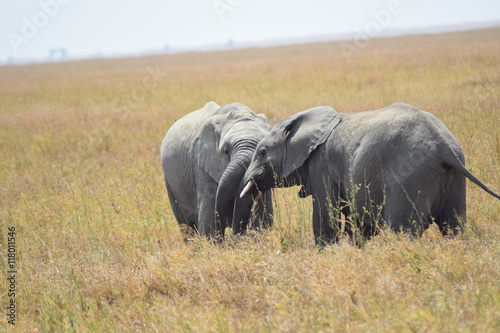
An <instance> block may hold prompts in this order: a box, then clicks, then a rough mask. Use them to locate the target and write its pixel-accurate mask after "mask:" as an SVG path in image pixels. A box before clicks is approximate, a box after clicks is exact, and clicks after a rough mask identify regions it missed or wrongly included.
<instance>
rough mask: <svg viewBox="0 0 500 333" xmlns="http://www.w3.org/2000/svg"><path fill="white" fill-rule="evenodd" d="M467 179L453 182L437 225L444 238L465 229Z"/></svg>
mask: <svg viewBox="0 0 500 333" xmlns="http://www.w3.org/2000/svg"><path fill="white" fill-rule="evenodd" d="M465 192H466V185H465V177H464V176H462V175H460V179H458V180H456V181H454V182H453V184H452V186H451V189H450V191H449V195H448V197H447V199H446V201H445V203H444V206H443V209H442V211H441V214H440V215H439V216H438V217H437V218H436V223H437V225H438V226H439V230H441V234H443V236H448V235H449V236H453V235H455V234H456V233H458V232H460V231H461V230H462V229H463V226H464V223H465V220H466V210H467V209H466V206H467V205H466V200H465Z"/></svg>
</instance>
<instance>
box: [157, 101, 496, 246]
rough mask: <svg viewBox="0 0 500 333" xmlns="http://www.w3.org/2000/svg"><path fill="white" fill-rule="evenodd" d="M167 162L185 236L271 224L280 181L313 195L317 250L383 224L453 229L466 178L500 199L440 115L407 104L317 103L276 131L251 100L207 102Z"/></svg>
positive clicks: (411, 229)
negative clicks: (342, 106) (344, 109)
mask: <svg viewBox="0 0 500 333" xmlns="http://www.w3.org/2000/svg"><path fill="white" fill-rule="evenodd" d="M161 161H162V166H163V172H164V176H165V184H166V188H167V192H168V197H169V200H170V204H171V207H172V211H173V213H174V215H175V218H176V219H177V221H178V223H179V225H180V226H181V230H183V231H184V232H185V233H186V235H185V236H187V235H188V234H189V233H194V234H197V235H199V236H206V237H209V238H216V239H222V238H223V237H224V233H225V229H226V227H232V229H233V233H235V234H240V233H244V232H245V231H246V229H247V228H253V229H256V230H259V229H260V228H268V227H271V226H272V224H273V203H272V193H271V190H272V188H276V187H289V186H301V189H300V191H299V196H300V197H301V198H305V197H307V196H309V195H311V196H312V199H313V200H312V202H313V216H312V222H313V232H314V237H315V241H316V244H317V246H319V247H323V246H325V245H328V244H331V243H335V242H337V241H338V240H339V237H340V236H341V235H342V234H347V235H349V236H354V235H358V236H361V237H363V238H365V239H367V238H369V237H371V236H373V235H374V234H376V233H377V231H378V230H380V228H381V227H384V226H385V227H389V228H390V229H391V230H394V231H396V232H404V233H408V234H411V235H415V236H420V235H421V234H422V233H423V231H424V230H425V229H427V228H428V227H429V225H430V224H432V223H436V224H437V225H438V227H439V229H440V231H441V233H442V234H443V235H454V234H456V233H457V232H459V231H460V230H461V229H462V227H463V225H464V222H465V218H466V196H465V191H466V184H465V178H466V177H467V178H469V179H470V180H471V181H473V182H474V183H475V184H477V185H478V186H480V187H481V188H482V189H483V190H485V191H486V192H488V193H490V194H491V195H493V196H495V197H496V198H497V199H500V196H499V195H498V194H496V193H494V192H493V191H491V190H490V189H489V188H488V187H486V185H484V184H483V183H482V182H481V181H479V180H478V179H477V178H476V177H474V175H472V174H471V173H470V172H469V171H468V170H467V169H466V168H465V166H464V165H465V158H464V154H463V152H462V149H461V148H460V145H459V144H458V142H457V140H456V139H455V137H454V136H453V135H452V134H451V132H450V131H449V130H448V129H447V128H446V126H445V125H444V124H443V123H442V122H441V121H439V120H438V119H437V118H436V117H435V116H433V115H432V114H430V113H428V112H425V111H422V110H419V109H417V108H415V107H413V106H411V105H408V104H403V103H398V104H393V105H390V106H387V107H385V108H383V109H380V110H375V111H366V112H356V113H338V112H336V111H335V110H334V109H333V108H331V107H329V106H319V107H314V108H312V109H309V110H305V111H302V112H298V113H296V114H294V115H292V116H291V117H289V118H287V119H285V120H283V121H281V122H279V123H278V124H276V125H275V126H274V127H272V126H271V125H270V124H269V122H268V120H267V118H266V116H265V115H263V114H256V113H254V112H252V111H251V110H250V109H249V108H248V107H246V106H244V105H243V104H240V103H232V104H227V105H223V106H219V105H217V104H216V103H214V102H209V103H207V104H206V105H205V106H204V107H203V108H201V109H200V110H197V111H194V112H192V113H189V114H188V115H186V116H184V117H183V118H181V119H179V120H178V121H176V122H175V123H174V124H173V125H172V127H171V128H170V129H169V131H168V132H167V134H166V135H165V138H164V139H163V142H162V145H161ZM342 217H343V218H342Z"/></svg>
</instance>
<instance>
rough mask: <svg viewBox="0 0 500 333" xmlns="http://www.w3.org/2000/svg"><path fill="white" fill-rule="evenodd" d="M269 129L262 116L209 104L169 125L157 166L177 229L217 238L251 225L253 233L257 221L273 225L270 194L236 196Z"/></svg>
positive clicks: (237, 106) (241, 107)
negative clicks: (163, 179) (163, 178)
mask: <svg viewBox="0 0 500 333" xmlns="http://www.w3.org/2000/svg"><path fill="white" fill-rule="evenodd" d="M270 129H271V126H270V125H269V122H268V121H267V118H266V117H265V116H264V115H262V114H255V113H253V112H252V111H251V110H250V109H249V108H247V107H246V106H244V105H242V104H240V103H233V104H228V105H224V106H222V107H221V106H219V105H217V103H215V102H209V103H207V104H206V105H205V106H204V107H203V108H202V109H200V110H197V111H194V112H192V113H190V114H188V115H186V116H184V117H182V118H181V119H179V120H178V121H176V122H175V123H174V124H173V125H172V127H171V128H170V129H169V130H168V132H167V134H166V135H165V138H164V139H163V142H162V145H161V161H162V166H163V172H164V176H165V184H166V187H167V192H168V197H169V200H170V204H171V207H172V210H173V212H174V215H175V218H176V219H177V221H178V223H179V225H180V226H181V230H183V231H187V233H189V232H190V230H189V229H190V228H191V229H192V230H191V231H196V232H197V233H198V234H199V235H201V236H208V237H214V238H217V237H220V236H222V237H223V236H224V230H225V228H226V226H232V227H233V230H234V232H235V233H241V232H243V231H244V230H245V228H246V226H247V224H248V223H249V221H251V220H252V221H254V223H253V226H254V227H255V228H258V223H259V222H262V223H263V226H264V227H269V226H270V225H272V222H273V218H272V213H273V211H272V195H271V191H266V193H263V194H261V195H259V194H260V193H258V192H256V191H255V192H254V193H253V194H252V195H249V196H248V197H246V198H243V199H240V198H239V197H238V193H240V191H241V190H242V189H243V187H244V182H243V181H242V178H243V175H244V173H245V170H246V168H247V167H248V165H249V164H250V161H251V158H252V154H253V152H254V150H255V147H256V146H257V144H258V142H259V141H260V140H261V139H262V138H263V137H264V135H265V134H266V133H267V132H268V131H269V130H270ZM182 225H185V226H187V227H188V228H187V229H185V228H183V227H182ZM193 229H194V230H193ZM185 236H187V234H186V235H185Z"/></svg>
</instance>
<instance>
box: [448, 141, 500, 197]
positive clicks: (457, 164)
mask: <svg viewBox="0 0 500 333" xmlns="http://www.w3.org/2000/svg"><path fill="white" fill-rule="evenodd" d="M451 153H452V155H453V156H451V158H447V159H446V160H445V163H446V164H447V165H448V166H450V167H452V168H453V169H456V170H458V171H460V172H461V173H462V174H463V175H464V176H465V177H467V178H469V179H470V180H471V181H472V182H473V183H474V184H476V185H477V186H479V187H480V188H482V189H483V190H485V191H486V192H488V193H489V194H491V195H492V196H494V197H495V198H497V199H500V195H498V194H497V193H495V192H493V191H492V190H490V189H489V188H488V186H486V185H484V184H483V182H481V181H480V180H479V179H477V178H476V177H475V176H474V175H473V174H472V173H471V172H470V171H469V170H467V168H466V167H465V166H464V164H463V163H462V162H461V160H460V159H459V157H458V155H457V153H456V152H455V151H453V150H451Z"/></svg>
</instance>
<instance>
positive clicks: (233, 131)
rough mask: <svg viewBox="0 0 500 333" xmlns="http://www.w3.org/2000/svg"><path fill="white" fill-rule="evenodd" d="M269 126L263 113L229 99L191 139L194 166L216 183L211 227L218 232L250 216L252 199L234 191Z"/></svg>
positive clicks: (239, 184) (222, 231) (237, 230)
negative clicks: (194, 149)
mask: <svg viewBox="0 0 500 333" xmlns="http://www.w3.org/2000/svg"><path fill="white" fill-rule="evenodd" d="M270 129H271V126H270V125H269V122H268V121H267V118H266V117H265V115H263V114H255V113H253V112H252V111H251V110H250V109H248V108H247V107H246V106H244V105H243V104H240V103H232V104H228V105H224V106H222V107H221V108H220V109H219V110H218V111H217V112H215V114H214V115H212V116H211V117H209V118H208V119H207V120H206V121H205V122H204V124H203V126H202V128H201V130H200V132H199V135H198V137H197V139H196V141H195V145H196V146H197V147H196V151H197V154H198V156H197V161H198V166H199V167H200V168H201V169H202V170H204V171H205V172H206V173H207V174H208V175H210V177H211V178H212V179H213V180H214V181H216V182H217V183H218V187H217V193H216V197H215V198H216V199H215V213H216V217H215V223H216V225H215V231H216V232H219V233H221V234H222V236H223V234H224V229H225V228H226V226H228V225H231V224H232V225H233V228H236V232H239V223H240V222H241V220H243V221H244V223H246V222H248V220H249V219H250V215H251V209H252V203H253V199H251V198H244V199H241V198H239V197H238V193H239V192H238V191H241V189H242V188H243V186H242V185H241V184H242V178H243V175H244V174H245V171H246V169H247V167H248V165H249V164H250V161H251V159H252V155H253V152H254V150H255V147H256V146H257V144H258V143H259V141H260V140H261V139H262V138H263V137H264V135H265V134H266V133H267V132H268V131H269V130H270ZM233 213H234V214H233ZM233 216H234V217H235V219H237V220H235V221H233Z"/></svg>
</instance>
